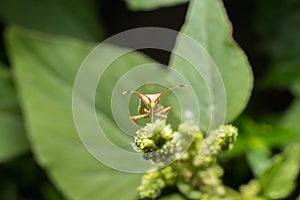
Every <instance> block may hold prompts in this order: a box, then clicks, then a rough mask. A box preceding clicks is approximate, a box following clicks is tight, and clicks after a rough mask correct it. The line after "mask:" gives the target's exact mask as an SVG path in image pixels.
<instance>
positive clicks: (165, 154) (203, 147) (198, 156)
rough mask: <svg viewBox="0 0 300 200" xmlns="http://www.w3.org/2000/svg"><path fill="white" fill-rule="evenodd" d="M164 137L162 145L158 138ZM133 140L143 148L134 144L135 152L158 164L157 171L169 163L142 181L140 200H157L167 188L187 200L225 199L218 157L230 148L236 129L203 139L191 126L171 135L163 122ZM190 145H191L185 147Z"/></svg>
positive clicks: (187, 124) (223, 128) (149, 126)
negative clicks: (176, 190)
mask: <svg viewBox="0 0 300 200" xmlns="http://www.w3.org/2000/svg"><path fill="white" fill-rule="evenodd" d="M166 130H167V131H166ZM166 133H167V134H166ZM166 135H167V136H168V137H167V138H168V140H163V142H162V141H161V138H166V137H165V136H166ZM172 136H173V137H172ZM135 137H136V138H138V139H139V141H141V143H142V144H143V145H141V143H137V148H138V149H139V150H140V151H141V152H143V153H144V157H146V159H149V157H150V158H151V159H152V160H153V161H154V162H156V163H158V165H157V167H161V163H166V164H169V163H170V164H169V165H167V166H166V167H163V168H162V169H154V171H151V172H149V173H147V174H146V175H144V176H143V177H142V183H141V185H140V186H139V188H138V190H139V193H140V197H141V198H142V199H157V198H158V197H160V195H161V193H162V191H163V189H164V188H166V187H177V188H178V190H179V191H180V192H181V193H182V194H184V196H186V197H188V198H189V199H223V198H225V197H226V190H225V187H224V186H223V184H222V181H221V177H222V175H223V169H222V168H221V167H220V166H219V165H218V164H217V156H218V154H220V153H221V152H222V151H226V150H229V149H231V148H232V147H233V146H232V145H233V142H234V141H235V139H236V137H237V129H236V128H235V127H233V126H228V125H227V126H220V127H219V128H218V129H217V130H214V131H213V132H211V133H209V134H208V137H206V138H204V136H203V134H202V132H201V131H200V129H199V128H198V127H197V126H195V125H194V124H193V123H192V122H185V123H183V124H181V125H180V126H179V128H178V132H173V131H172V129H170V126H169V125H166V124H165V122H164V121H163V122H160V120H157V121H156V122H155V123H153V124H147V125H146V126H145V127H143V128H142V129H141V130H138V131H137V135H136V136H135ZM140 138H142V139H143V140H141V139H140ZM143 142H144V143H143ZM189 142H191V144H190V145H187V144H186V143H189ZM158 143H159V144H160V146H158V145H157V144H158ZM146 144H147V145H148V146H147V148H146V149H145V148H144V146H146ZM150 147H152V148H150ZM187 147H188V148H187ZM149 151H150V152H149ZM149 155H150V156H149ZM166 158H168V159H166ZM172 161H174V162H172Z"/></svg>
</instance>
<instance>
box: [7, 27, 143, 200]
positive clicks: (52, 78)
mask: <svg viewBox="0 0 300 200" xmlns="http://www.w3.org/2000/svg"><path fill="white" fill-rule="evenodd" d="M6 39H7V44H8V47H9V55H10V58H11V62H12V65H13V67H14V70H15V74H16V81H17V86H18V89H19V91H20V97H21V100H22V108H23V111H24V114H25V117H26V127H27V131H28V133H29V139H30V141H31V143H32V146H33V150H34V153H35V154H36V158H37V159H38V162H39V164H40V165H41V166H42V167H43V168H44V169H45V170H46V172H47V173H48V174H49V176H50V178H51V179H52V180H53V182H54V183H55V185H56V186H57V187H58V188H59V189H60V190H61V191H62V192H63V194H64V195H65V196H66V197H67V198H69V199H90V200H93V199H95V200H96V199H97V200H98V199H120V198H121V199H134V198H137V196H138V194H137V192H136V188H137V186H138V184H139V179H140V175H134V174H126V173H121V172H118V171H115V170H113V169H111V168H108V167H106V166H104V165H103V164H101V163H100V162H98V161H97V160H96V159H95V158H94V157H92V155H91V154H89V153H88V151H87V150H86V149H85V147H84V146H83V144H82V143H81V141H80V139H79V137H78V133H77V131H76V129H75V125H74V121H73V115H72V87H73V82H74V79H75V75H76V72H77V70H78V68H79V66H80V64H81V62H82V61H83V59H84V58H85V57H86V56H87V55H88V53H89V52H90V51H91V50H92V48H93V47H95V44H90V43H86V42H81V41H78V40H75V39H69V38H66V37H57V36H50V35H46V34H41V33H37V32H33V31H28V30H24V29H21V28H16V27H12V28H10V29H9V30H8V31H7V33H6ZM109 50H110V51H111V53H114V52H116V51H118V48H114V47H110V48H109ZM135 57H137V58H136V59H134V56H132V55H131V56H129V57H127V55H126V56H124V58H123V59H122V60H123V61H122V62H123V63H126V59H130V58H132V60H128V63H129V64H130V65H131V64H133V65H134V66H135V64H139V62H138V61H139V60H143V57H140V55H139V54H136V56H135ZM144 60H145V61H148V60H146V59H144ZM96 62H98V60H96ZM115 69H118V68H117V67H115ZM116 74H117V72H116ZM102 97H103V98H107V99H109V98H110V97H111V95H110V96H108V97H105V96H103V95H102ZM82 106H83V107H84V106H86V104H82ZM97 109H98V108H97ZM101 109H103V110H104V108H101ZM98 111H99V110H98ZM98 114H99V116H101V117H102V118H103V119H105V120H106V123H105V124H106V127H105V128H106V129H109V128H111V132H110V133H111V134H113V132H114V131H115V130H116V128H114V125H113V124H112V122H111V119H110V118H108V117H105V116H106V115H105V116H104V114H103V112H98ZM100 143H101V141H100ZM100 147H101V146H100ZM109 153H110V152H108V155H109ZM126 159H127V158H124V159H123V160H118V161H117V162H127V160H126Z"/></svg>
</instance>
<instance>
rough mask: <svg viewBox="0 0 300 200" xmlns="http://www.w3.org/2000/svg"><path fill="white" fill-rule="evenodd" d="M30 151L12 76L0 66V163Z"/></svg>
mask: <svg viewBox="0 0 300 200" xmlns="http://www.w3.org/2000/svg"><path fill="white" fill-rule="evenodd" d="M27 151H28V142H27V139H26V137H25V131H24V127H23V121H22V118H21V115H20V113H19V112H18V102H17V97H16V94H15V89H14V87H13V85H12V80H11V75H10V73H9V72H8V71H7V70H6V69H5V68H4V66H3V65H1V64H0V163H1V162H5V161H7V160H10V159H13V158H15V157H17V156H20V155H21V154H24V153H26V152H27Z"/></svg>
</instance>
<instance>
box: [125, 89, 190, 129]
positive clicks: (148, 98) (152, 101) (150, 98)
mask: <svg viewBox="0 0 300 200" xmlns="http://www.w3.org/2000/svg"><path fill="white" fill-rule="evenodd" d="M186 86H187V85H186V84H181V85H176V86H174V87H171V88H168V89H166V90H165V91H163V92H161V93H156V94H143V93H141V92H138V91H135V90H126V91H124V92H122V94H128V93H135V94H138V95H139V96H140V102H139V106H138V112H139V113H140V115H135V116H130V120H132V121H133V123H134V124H135V125H136V126H139V125H138V124H137V120H138V119H142V118H145V119H146V121H147V123H150V122H151V123H153V122H154V118H155V116H158V117H160V119H166V118H167V115H168V113H169V111H170V110H171V109H172V107H171V106H168V107H166V108H164V107H163V106H161V105H159V104H158V102H159V100H160V98H161V97H162V96H163V95H165V94H167V93H168V92H170V91H171V90H173V89H175V88H179V87H186Z"/></svg>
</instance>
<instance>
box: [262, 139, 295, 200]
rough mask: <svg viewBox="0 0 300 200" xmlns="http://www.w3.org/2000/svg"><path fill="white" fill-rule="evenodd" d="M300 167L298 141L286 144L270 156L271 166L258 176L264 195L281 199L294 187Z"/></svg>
mask: <svg viewBox="0 0 300 200" xmlns="http://www.w3.org/2000/svg"><path fill="white" fill-rule="evenodd" d="M299 169H300V146H299V143H295V144H292V145H290V146H288V147H287V148H286V149H285V151H284V152H283V153H282V154H280V155H276V156H274V157H273V158H272V164H271V167H270V168H269V169H268V170H267V171H265V173H264V174H262V175H261V176H260V177H259V180H260V183H261V186H262V192H263V194H264V196H266V197H268V198H270V199H283V198H286V197H288V195H289V194H290V193H291V192H292V191H293V190H294V189H295V187H296V180H297V176H298V174H299Z"/></svg>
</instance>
